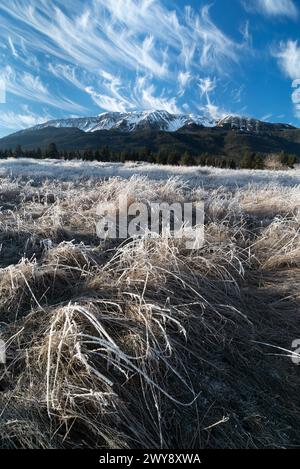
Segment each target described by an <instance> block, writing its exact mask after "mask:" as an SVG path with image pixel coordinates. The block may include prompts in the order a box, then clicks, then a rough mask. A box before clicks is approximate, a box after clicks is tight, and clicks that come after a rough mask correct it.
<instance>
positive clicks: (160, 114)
mask: <svg viewBox="0 0 300 469" xmlns="http://www.w3.org/2000/svg"><path fill="white" fill-rule="evenodd" d="M191 124H197V125H203V126H205V127H213V126H215V125H216V123H215V122H212V121H211V120H210V119H209V118H207V117H205V116H196V115H193V114H188V115H184V114H170V113H169V112H167V111H141V112H138V111H136V112H127V113H121V112H105V113H103V114H100V115H99V116H97V117H82V118H72V119H58V120H52V121H49V122H46V123H44V124H40V125H37V126H35V127H33V128H32V129H31V130H39V129H44V128H46V127H57V128H62V127H73V128H77V129H80V130H83V131H84V132H95V131H97V130H113V129H116V130H120V131H123V132H133V131H135V130H139V129H147V128H148V129H152V130H164V131H166V132H176V130H178V129H180V128H181V127H183V126H186V125H191Z"/></svg>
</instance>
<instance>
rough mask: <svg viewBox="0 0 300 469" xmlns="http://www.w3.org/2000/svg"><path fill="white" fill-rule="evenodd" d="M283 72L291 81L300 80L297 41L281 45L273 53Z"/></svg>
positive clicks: (299, 58)
mask: <svg viewBox="0 0 300 469" xmlns="http://www.w3.org/2000/svg"><path fill="white" fill-rule="evenodd" d="M273 55H274V56H275V57H277V59H278V62H279V65H280V67H281V69H282V70H283V72H284V73H285V74H286V75H287V76H288V77H290V78H291V79H292V80H296V79H298V78H300V46H299V45H298V41H291V40H290V41H288V42H287V43H281V44H280V47H279V48H278V50H274V51H273Z"/></svg>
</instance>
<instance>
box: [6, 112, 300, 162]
mask: <svg viewBox="0 0 300 469" xmlns="http://www.w3.org/2000/svg"><path fill="white" fill-rule="evenodd" d="M191 116H192V115H180V119H179V120H178V115H177V114H170V113H167V112H166V111H155V113H153V112H152V111H148V112H141V113H129V114H128V113H103V114H101V115H100V116H97V117H94V118H79V120H78V118H77V119H68V120H57V121H49V122H46V123H44V124H40V125H38V126H35V127H33V128H30V129H26V130H23V131H19V132H17V133H14V134H11V135H9V136H7V137H4V138H2V139H0V149H1V150H8V149H12V150H14V149H15V148H16V146H17V145H21V146H22V148H24V149H36V148H38V147H40V148H43V149H45V148H47V146H48V145H49V144H50V143H56V145H57V147H58V148H59V149H60V150H78V151H84V150H86V149H89V148H90V149H93V150H96V149H100V148H103V147H104V146H107V147H108V148H109V149H110V150H111V151H112V152H123V151H125V152H134V151H139V150H141V149H144V148H148V149H149V150H150V151H151V152H154V153H156V152H159V151H167V152H179V153H182V152H185V151H188V152H189V153H191V154H192V155H200V154H202V153H208V154H209V155H214V156H227V157H230V158H232V157H234V158H236V159H239V158H240V157H241V155H242V154H243V152H244V151H245V150H249V151H251V152H258V153H261V154H270V153H278V152H281V151H284V152H287V153H292V154H295V155H297V156H299V157H300V129H297V128H296V127H293V126H290V125H289V124H276V123H267V122H263V121H259V120H256V119H251V118H247V117H246V118H245V117H240V116H226V117H224V118H223V119H221V120H220V121H218V122H215V123H212V122H211V121H209V123H208V125H207V126H205V125H204V121H203V116H198V117H197V118H196V119H193V118H192V117H191ZM99 123H100V129H99ZM54 124H56V126H55V125H54ZM181 124H183V125H182V126H181ZM78 126H79V127H81V129H80V128H78ZM91 126H92V130H91ZM104 127H106V128H104ZM166 129H167V130H166ZM170 129H172V130H170Z"/></svg>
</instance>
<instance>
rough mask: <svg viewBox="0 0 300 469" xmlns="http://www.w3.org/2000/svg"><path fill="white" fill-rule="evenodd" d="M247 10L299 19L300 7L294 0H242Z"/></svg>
mask: <svg viewBox="0 0 300 469" xmlns="http://www.w3.org/2000/svg"><path fill="white" fill-rule="evenodd" d="M242 3H243V5H244V7H245V9H246V10H247V11H250V12H251V11H252V12H257V13H261V14H263V15H265V16H269V17H273V18H275V17H277V18H278V17H286V18H292V19H297V17H298V14H299V12H298V8H297V7H296V4H295V2H294V0H250V1H249V0H242Z"/></svg>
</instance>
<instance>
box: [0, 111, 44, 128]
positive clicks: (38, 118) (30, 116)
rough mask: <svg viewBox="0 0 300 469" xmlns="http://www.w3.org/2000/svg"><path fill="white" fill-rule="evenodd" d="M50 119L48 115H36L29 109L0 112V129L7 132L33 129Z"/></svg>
mask: <svg viewBox="0 0 300 469" xmlns="http://www.w3.org/2000/svg"><path fill="white" fill-rule="evenodd" d="M51 118H52V117H51V116H49V115H48V114H44V115H37V114H35V113H33V112H31V111H30V110H29V109H23V110H22V111H21V112H19V113H18V112H12V111H8V112H1V113H0V127H1V128H3V129H7V130H11V131H13V130H22V129H24V128H28V127H33V126H35V125H38V124H42V123H43V122H46V121H48V120H50V119H51Z"/></svg>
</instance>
